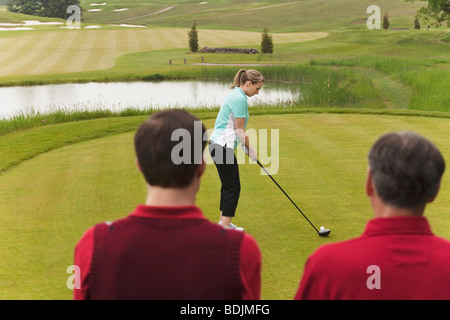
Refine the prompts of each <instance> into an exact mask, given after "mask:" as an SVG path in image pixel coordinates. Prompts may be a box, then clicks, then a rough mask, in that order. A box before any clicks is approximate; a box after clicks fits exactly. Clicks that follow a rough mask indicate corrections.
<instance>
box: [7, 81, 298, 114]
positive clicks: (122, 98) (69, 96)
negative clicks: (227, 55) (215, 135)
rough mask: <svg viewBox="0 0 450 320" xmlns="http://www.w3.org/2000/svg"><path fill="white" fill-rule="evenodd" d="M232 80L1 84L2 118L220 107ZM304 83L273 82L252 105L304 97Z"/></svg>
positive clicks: (269, 83)
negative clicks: (86, 111) (85, 112)
mask: <svg viewBox="0 0 450 320" xmlns="http://www.w3.org/2000/svg"><path fill="white" fill-rule="evenodd" d="M229 85H230V83H228V82H223V81H222V82H221V81H162V82H106V83H99V82H90V83H82V84H79V83H69V84H58V85H41V86H18V87H2V88H0V119H7V118H10V117H12V116H16V115H21V114H24V115H30V114H33V113H37V112H40V113H49V112H52V111H56V110H60V109H62V110H65V111H67V112H70V111H71V110H98V109H109V110H112V111H121V110H125V109H128V108H134V109H149V108H154V109H163V108H174V107H180V108H181V107H183V108H199V107H201V108H204V107H207V108H212V107H220V104H221V102H222V101H223V99H224V98H225V96H226V95H227V94H228V93H229V91H230V89H229V88H228V86H229ZM299 94H300V90H299V85H298V84H281V83H272V82H267V83H266V84H265V85H264V87H263V89H262V90H261V91H260V94H259V95H257V96H254V97H252V98H249V99H248V102H249V105H250V106H252V105H274V104H279V103H284V104H289V103H292V101H295V100H297V99H298V96H299Z"/></svg>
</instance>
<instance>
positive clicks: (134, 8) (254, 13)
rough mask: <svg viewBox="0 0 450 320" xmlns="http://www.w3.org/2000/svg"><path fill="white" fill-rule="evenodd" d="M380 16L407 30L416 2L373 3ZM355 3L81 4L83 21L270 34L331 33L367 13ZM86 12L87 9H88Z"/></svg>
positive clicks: (360, 21)
mask: <svg viewBox="0 0 450 320" xmlns="http://www.w3.org/2000/svg"><path fill="white" fill-rule="evenodd" d="M370 4H375V5H378V6H379V7H380V8H381V12H382V14H384V12H388V13H389V16H390V17H391V18H390V22H391V27H397V28H406V27H408V28H409V27H412V26H413V21H414V15H415V12H416V10H417V9H418V8H420V7H421V6H422V4H411V3H405V2H404V1H403V0H376V1H371V2H370ZM367 7H368V3H367V2H366V1H361V0H298V1H274V0H264V1H257V0H256V1H255V0H209V1H201V0H195V1H186V0H171V1H162V0H159V1H150V0H141V1H133V0H104V1H100V2H99V1H95V0H87V1H86V2H84V4H83V9H84V20H85V22H87V23H127V24H147V25H153V26H162V27H183V28H186V27H190V26H191V25H192V24H193V22H196V23H197V24H198V25H199V26H201V27H202V28H207V29H233V30H236V29H239V30H251V31H260V30H261V29H262V28H263V27H265V26H267V27H269V28H270V29H271V31H272V32H299V31H300V32H301V31H315V30H332V29H336V28H342V27H348V26H354V25H362V26H365V22H366V20H367V18H368V17H369V15H368V14H367V13H366V9H367ZM90 10H91V11H90Z"/></svg>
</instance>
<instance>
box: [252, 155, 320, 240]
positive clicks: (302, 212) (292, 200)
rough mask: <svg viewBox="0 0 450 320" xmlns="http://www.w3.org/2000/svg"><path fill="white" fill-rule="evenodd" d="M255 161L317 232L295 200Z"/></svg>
mask: <svg viewBox="0 0 450 320" xmlns="http://www.w3.org/2000/svg"><path fill="white" fill-rule="evenodd" d="M256 162H257V163H258V165H259V166H260V167H261V168H262V169H263V170H264V171H265V172H266V174H267V175H268V176H269V177H270V179H272V181H273V182H274V183H275V184H276V185H277V186H278V188H280V190H281V191H282V192H283V193H284V195H285V196H286V197H287V198H288V199H289V200H290V201H291V202H292V204H293V205H294V206H295V207H296V208H297V210H298V211H299V212H300V213H301V214H302V216H303V217H304V218H305V219H306V221H308V222H309V224H310V225H311V226H312V227H313V228H314V230H316V231H317V233H319V230H317V228H316V227H315V226H314V225H313V223H312V222H311V221H309V219H308V217H307V216H306V215H305V214H304V213H303V212H302V210H300V208H299V207H298V206H297V205H296V204H295V202H294V201H293V200H292V199H291V197H289V196H288V194H287V193H286V192H285V191H284V190H283V188H282V187H281V186H280V185H279V184H278V183H277V182H276V181H275V179H274V178H273V177H272V176H271V175H270V173H269V172H267V170H266V168H264V167H263V165H262V164H261V163H260V162H259V160H256Z"/></svg>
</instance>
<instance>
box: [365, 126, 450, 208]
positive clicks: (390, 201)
mask: <svg viewBox="0 0 450 320" xmlns="http://www.w3.org/2000/svg"><path fill="white" fill-rule="evenodd" d="M368 160H369V166H370V172H371V176H372V181H373V184H374V186H375V189H376V191H377V193H378V195H379V196H380V198H381V200H382V201H383V202H384V203H385V204H387V205H391V206H394V207H398V208H414V207H418V206H422V205H425V204H426V203H428V202H429V201H430V200H432V199H433V197H434V196H435V195H436V194H437V192H438V190H439V185H440V181H441V177H442V174H443V173H444V170H445V161H444V158H443V156H442V154H441V153H440V151H439V150H438V148H437V147H436V146H435V145H434V144H433V143H432V142H430V141H429V140H427V139H426V138H424V137H422V136H421V135H419V134H417V133H413V132H408V131H405V132H393V133H388V134H385V135H383V136H382V137H381V138H379V139H378V140H377V141H376V142H375V144H374V145H373V147H372V149H371V150H370V152H369V155H368Z"/></svg>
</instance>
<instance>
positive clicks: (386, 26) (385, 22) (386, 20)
mask: <svg viewBox="0 0 450 320" xmlns="http://www.w3.org/2000/svg"><path fill="white" fill-rule="evenodd" d="M383 28H384V29H386V30H387V29H388V28H389V17H388V14H387V12H386V13H385V14H384V17H383Z"/></svg>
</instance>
